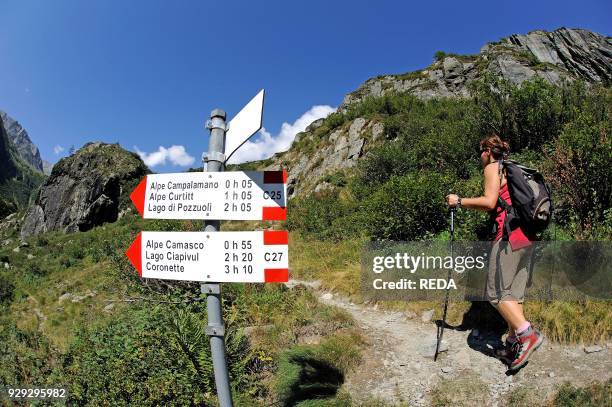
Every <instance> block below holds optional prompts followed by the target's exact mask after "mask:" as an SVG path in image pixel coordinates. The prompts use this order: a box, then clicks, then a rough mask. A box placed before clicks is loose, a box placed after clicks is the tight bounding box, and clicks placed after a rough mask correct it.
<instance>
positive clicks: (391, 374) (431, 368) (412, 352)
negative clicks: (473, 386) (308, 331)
mask: <svg viewBox="0 0 612 407" xmlns="http://www.w3.org/2000/svg"><path fill="white" fill-rule="evenodd" d="M296 284H303V285H307V286H309V287H311V288H313V289H314V291H315V292H316V293H317V296H318V298H319V301H321V302H322V303H324V304H327V305H332V306H335V307H338V308H341V309H344V310H345V311H347V312H348V313H349V314H350V315H352V317H353V318H354V319H355V321H357V325H358V326H359V327H360V328H361V329H362V330H363V331H364V334H365V336H366V337H367V338H368V340H369V349H368V350H366V351H365V352H364V353H363V361H362V364H361V365H360V366H359V367H358V368H357V369H355V370H354V371H353V372H352V373H351V374H349V376H348V377H347V378H346V382H345V383H344V386H346V389H347V390H348V392H349V393H350V394H351V396H352V397H353V398H354V399H355V400H361V399H366V398H368V397H376V398H380V399H384V400H387V401H389V402H392V403H398V404H399V403H407V404H409V405H417V406H420V405H429V404H430V400H431V391H432V389H434V388H435V387H436V386H438V385H439V384H440V383H442V382H445V383H449V382H453V381H456V380H466V378H471V377H476V378H477V379H475V380H473V381H475V382H478V379H479V380H480V381H481V383H478V385H480V386H482V387H484V389H483V392H488V396H487V399H488V405H491V406H498V405H503V404H505V400H507V397H508V393H509V392H511V391H512V390H513V389H516V388H519V387H524V386H528V387H529V388H531V389H533V390H534V391H536V392H537V393H538V395H539V397H538V398H539V399H540V400H544V399H545V397H547V396H548V395H551V394H553V392H554V391H555V387H556V386H557V385H558V384H560V383H563V382H564V381H570V382H571V383H572V384H574V385H584V384H587V383H589V382H592V381H594V380H597V381H605V380H607V379H609V378H610V377H612V357H611V355H610V349H609V348H610V344H608V345H607V346H606V344H603V346H602V347H601V348H602V349H601V350H600V351H598V352H594V353H590V354H587V353H586V352H585V350H584V346H580V345H575V346H565V345H558V344H551V343H550V342H549V341H545V342H544V343H543V345H542V346H541V347H540V348H539V349H538V351H537V352H535V353H534V354H533V355H532V356H531V358H530V361H529V363H528V364H527V365H526V366H525V367H524V368H523V369H522V370H520V371H519V372H518V373H517V374H515V375H507V374H506V371H507V368H506V366H505V365H504V364H503V363H502V362H501V361H500V360H498V359H496V358H493V357H491V356H488V355H486V354H485V352H486V349H487V347H486V344H485V342H486V341H485V338H480V337H478V336H476V335H474V334H473V333H472V334H471V333H470V332H469V331H463V332H461V331H454V330H451V329H446V330H445V331H444V343H445V345H446V346H447V347H448V350H447V351H445V352H443V353H442V354H441V356H439V357H438V360H437V361H436V362H434V361H433V358H432V357H429V356H425V355H426V354H433V348H435V342H436V325H435V324H434V322H428V323H424V322H422V321H421V319H420V316H419V317H417V318H415V319H409V318H407V317H406V315H405V314H404V313H403V312H396V311H384V310H379V309H376V307H374V306H369V305H362V304H354V303H352V302H350V301H349V300H348V299H347V298H344V297H341V296H338V295H336V294H332V293H329V292H324V291H321V290H320V289H319V286H320V284H319V283H318V282H312V281H310V282H305V281H304V282H302V281H297V280H292V281H290V282H289V283H288V286H289V287H291V286H294V285H296ZM470 344H471V345H472V347H474V348H478V349H481V350H482V351H479V350H476V349H473V348H472V347H470Z"/></svg>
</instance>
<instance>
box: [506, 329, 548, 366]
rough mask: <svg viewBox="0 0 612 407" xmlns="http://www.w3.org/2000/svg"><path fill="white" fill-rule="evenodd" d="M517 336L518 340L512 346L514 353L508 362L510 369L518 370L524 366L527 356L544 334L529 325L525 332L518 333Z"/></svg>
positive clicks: (537, 345)
mask: <svg viewBox="0 0 612 407" xmlns="http://www.w3.org/2000/svg"><path fill="white" fill-rule="evenodd" d="M517 338H518V341H517V342H516V343H515V344H514V346H513V348H514V350H515V351H516V355H515V357H514V360H513V361H512V363H510V370H518V369H520V368H521V367H523V366H525V363H527V359H529V356H531V354H532V353H533V351H534V350H536V349H538V348H539V347H540V345H542V342H544V335H542V334H541V333H540V332H539V331H537V330H535V329H533V328H532V327H529V330H528V331H527V332H525V333H524V334H521V335H519V336H518V337H517Z"/></svg>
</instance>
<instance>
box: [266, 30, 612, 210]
mask: <svg viewBox="0 0 612 407" xmlns="http://www.w3.org/2000/svg"><path fill="white" fill-rule="evenodd" d="M436 59H437V60H436V61H435V62H434V63H433V64H432V65H430V66H429V67H427V68H424V69H422V70H418V71H414V72H409V73H405V74H398V75H386V76H380V77H376V78H372V79H369V80H367V81H366V82H365V83H363V84H362V85H361V86H360V87H359V88H358V89H357V90H355V91H354V92H351V93H349V94H348V95H346V96H345V98H344V101H343V103H342V105H341V106H340V107H339V109H338V111H339V112H343V111H346V109H347V108H348V107H349V106H350V105H352V104H357V103H359V102H361V101H363V100H364V99H365V98H366V97H368V96H373V97H378V96H383V95H385V94H387V93H398V92H408V93H412V94H414V95H415V96H417V97H419V98H421V99H432V98H441V97H469V89H468V84H469V83H470V82H471V81H474V80H477V79H480V78H482V77H483V76H485V75H487V74H491V75H494V76H498V77H502V78H504V79H506V80H508V81H511V82H513V83H521V82H523V81H525V80H528V79H532V78H534V77H541V78H543V79H545V80H546V81H548V82H550V83H554V84H557V83H559V82H560V81H562V80H570V81H571V80H575V79H581V80H585V81H587V82H589V83H602V84H604V85H606V86H609V85H610V84H611V83H612V38H610V37H606V36H603V35H600V34H597V33H593V32H590V31H587V30H581V29H567V28H560V29H558V30H555V31H552V32H545V31H532V32H530V33H528V34H525V35H518V34H517V35H512V36H510V37H508V38H504V39H502V40H500V41H498V42H492V43H488V44H486V45H484V46H483V47H482V49H481V51H480V53H479V54H477V55H455V54H445V53H437V54H436ZM327 127H328V126H326V121H325V120H323V119H320V120H317V121H315V122H313V123H312V124H311V125H310V126H309V127H308V128H307V129H306V131H304V132H302V133H299V134H297V135H296V138H295V140H294V142H293V144H292V146H291V148H290V149H289V150H288V151H286V152H282V153H278V154H276V155H275V156H274V157H271V158H270V159H268V160H264V161H263V162H261V163H260V165H259V168H264V169H277V168H279V167H281V166H282V167H284V168H286V169H288V171H289V177H288V196H289V197H290V198H291V197H293V196H296V195H299V194H301V193H303V192H313V191H314V192H318V191H321V190H324V189H327V188H330V187H332V185H333V183H334V182H335V183H337V182H338V181H339V180H338V179H334V174H338V172H339V171H341V170H345V169H348V168H351V167H354V166H355V165H356V164H357V162H358V160H359V159H360V157H362V156H363V155H364V154H365V153H367V151H368V150H369V149H370V148H371V147H372V146H373V145H374V144H375V143H376V142H377V140H382V139H383V138H384V137H381V135H383V136H384V133H385V129H384V126H383V123H382V120H377V119H376V118H370V119H365V118H356V119H355V120H353V121H352V122H350V123H347V124H345V125H343V126H341V127H339V128H334V126H330V128H332V130H327ZM340 181H341V180H340Z"/></svg>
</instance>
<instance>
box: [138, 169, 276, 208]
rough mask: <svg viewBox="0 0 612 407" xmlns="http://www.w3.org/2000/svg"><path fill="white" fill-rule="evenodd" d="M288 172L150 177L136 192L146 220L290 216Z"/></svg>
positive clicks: (185, 173) (144, 180)
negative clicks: (288, 206) (288, 212)
mask: <svg viewBox="0 0 612 407" xmlns="http://www.w3.org/2000/svg"><path fill="white" fill-rule="evenodd" d="M286 182H287V173H286V172H285V171H248V172H242V171H232V172H217V173H204V172H184V173H178V174H153V175H147V176H146V177H144V178H143V180H142V181H141V182H140V184H138V186H137V187H136V189H135V190H134V192H132V194H131V195H130V198H131V199H132V202H133V203H134V205H135V206H136V209H137V210H138V212H139V213H140V215H141V216H142V217H143V218H145V219H221V220H285V219H286V218H287V210H286V206H287V204H286V195H287V187H286Z"/></svg>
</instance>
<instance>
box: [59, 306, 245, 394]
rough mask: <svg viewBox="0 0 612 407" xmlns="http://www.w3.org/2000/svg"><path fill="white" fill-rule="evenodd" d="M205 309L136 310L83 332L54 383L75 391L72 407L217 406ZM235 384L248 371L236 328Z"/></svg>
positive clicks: (231, 332)
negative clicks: (104, 406) (106, 406)
mask: <svg viewBox="0 0 612 407" xmlns="http://www.w3.org/2000/svg"><path fill="white" fill-rule="evenodd" d="M203 313H205V310H203V309H193V310H183V311H177V310H176V309H174V308H172V307H169V306H154V307H145V308H143V309H140V310H133V309H132V310H130V311H129V312H127V313H124V314H123V315H121V316H120V317H119V318H118V319H116V320H113V321H111V322H109V323H108V324H107V325H105V326H101V327H97V328H96V327H92V328H91V329H90V328H84V329H82V330H81V331H80V332H79V333H78V335H77V337H76V339H75V341H74V342H73V344H72V345H71V346H70V349H69V350H68V353H67V354H66V355H65V357H64V358H63V362H62V367H61V369H56V370H55V372H54V375H53V377H52V378H51V379H50V380H55V382H56V383H67V384H70V390H69V393H68V394H69V402H68V403H69V404H73V405H85V404H96V405H99V404H113V405H117V404H126V405H127V404H129V405H141V406H154V405H213V404H214V399H215V396H214V395H215V393H216V392H215V386H214V375H213V369H212V360H211V355H210V346H209V344H208V337H207V336H206V335H205V334H204V328H205V326H206V321H205V318H203ZM226 329H227V338H226V342H227V351H228V364H229V369H230V377H231V382H232V383H233V384H234V386H236V387H237V388H238V389H240V386H242V385H244V383H245V379H246V378H245V375H246V374H247V372H248V369H247V368H246V365H247V364H248V362H249V357H250V355H249V351H248V347H247V346H246V342H245V340H244V336H242V335H241V334H239V332H238V331H236V330H235V329H234V328H233V327H232V325H231V324H227V325H226Z"/></svg>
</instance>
